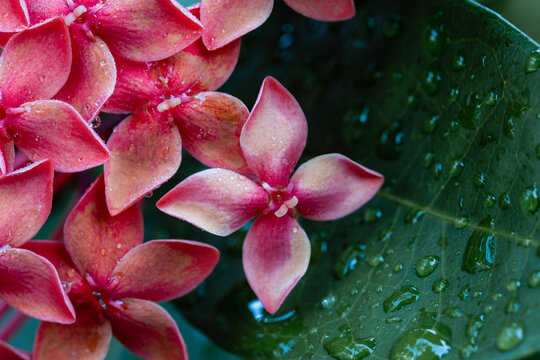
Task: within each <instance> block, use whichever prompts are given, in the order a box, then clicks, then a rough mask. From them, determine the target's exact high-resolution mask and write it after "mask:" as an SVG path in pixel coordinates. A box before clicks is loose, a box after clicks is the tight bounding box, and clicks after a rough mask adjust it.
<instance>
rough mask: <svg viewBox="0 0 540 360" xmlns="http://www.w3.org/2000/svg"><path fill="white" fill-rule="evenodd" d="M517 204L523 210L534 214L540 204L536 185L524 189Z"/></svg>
mask: <svg viewBox="0 0 540 360" xmlns="http://www.w3.org/2000/svg"><path fill="white" fill-rule="evenodd" d="M519 202H520V204H521V206H523V208H524V209H525V210H527V211H529V212H531V213H534V212H536V210H537V209H538V205H539V204H540V199H539V198H538V189H537V188H536V185H533V186H529V187H526V188H525V189H524V190H523V192H522V193H521V196H520V197H519Z"/></svg>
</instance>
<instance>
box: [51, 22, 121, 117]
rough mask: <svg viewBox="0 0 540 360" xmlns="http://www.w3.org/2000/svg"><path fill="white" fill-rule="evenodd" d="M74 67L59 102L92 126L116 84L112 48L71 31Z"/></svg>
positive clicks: (98, 39) (79, 32)
mask: <svg viewBox="0 0 540 360" xmlns="http://www.w3.org/2000/svg"><path fill="white" fill-rule="evenodd" d="M71 39H72V44H73V65H72V67H71V73H70V74H69V78H68V80H67V83H66V84H65V85H64V87H63V88H62V89H61V90H60V91H59V92H58V94H56V96H55V98H56V99H58V100H62V101H65V102H67V103H68V104H70V105H71V106H73V107H74V108H75V109H77V111H78V112H79V114H81V116H82V117H83V119H84V120H86V121H87V122H90V121H92V120H93V119H94V117H96V115H97V114H98V113H99V111H100V109H101V107H102V105H103V104H104V103H105V101H106V100H107V99H108V98H109V96H111V94H112V93H113V90H114V85H115V83H116V67H115V64H114V58H113V56H112V54H111V52H110V51H109V48H108V47H107V45H106V44H105V42H103V40H101V39H100V38H98V37H96V38H95V39H94V41H90V40H89V39H88V37H87V36H86V34H85V33H84V32H82V31H74V30H72V31H71Z"/></svg>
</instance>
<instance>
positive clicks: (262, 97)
mask: <svg viewBox="0 0 540 360" xmlns="http://www.w3.org/2000/svg"><path fill="white" fill-rule="evenodd" d="M307 131H308V129H307V121H306V118H305V116H304V113H303V112H302V109H301V108H300V105H299V104H298V102H297V101H296V100H295V98H294V97H293V96H292V95H291V93H289V92H288V91H287V89H285V88H284V87H283V85H281V84H280V83H279V82H278V81H277V80H276V79H274V78H272V77H267V78H266V79H265V80H264V82H263V85H262V87H261V90H260V92H259V97H258V98H257V101H256V103H255V106H254V107H253V110H252V111H251V114H250V116H249V118H248V120H247V121H246V123H245V125H244V128H243V129H242V134H241V135H240V145H241V147H242V150H243V153H244V157H245V159H246V161H247V163H248V165H249V167H250V169H251V170H252V171H253V172H254V173H255V174H256V175H257V176H258V177H259V178H260V179H261V180H262V181H264V182H266V183H268V184H269V185H270V186H273V187H276V186H287V184H288V182H289V177H290V176H291V174H292V172H293V170H294V166H295V165H296V163H297V162H298V159H299V158H300V155H301V154H302V151H303V150H304V147H305V146H306V140H307Z"/></svg>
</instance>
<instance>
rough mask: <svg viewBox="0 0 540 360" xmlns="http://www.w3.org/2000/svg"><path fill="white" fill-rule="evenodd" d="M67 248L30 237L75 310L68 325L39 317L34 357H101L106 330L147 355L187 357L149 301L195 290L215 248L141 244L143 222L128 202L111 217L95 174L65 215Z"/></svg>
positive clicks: (162, 312) (209, 266)
mask: <svg viewBox="0 0 540 360" xmlns="http://www.w3.org/2000/svg"><path fill="white" fill-rule="evenodd" d="M64 237H65V245H64V243H62V242H54V241H31V242H29V243H27V244H26V248H27V249H30V250H32V251H34V252H35V253H37V254H40V255H42V256H44V257H45V258H47V259H49V260H50V261H51V263H52V264H54V266H55V267H56V269H57V270H58V274H59V276H60V279H61V280H62V282H63V284H64V286H65V288H66V290H67V293H68V296H69V298H70V299H71V301H72V303H73V305H74V307H75V311H76V314H77V320H76V322H75V323H74V324H71V325H63V324H55V323H49V322H42V323H41V325H40V326H39V328H38V332H37V336H36V342H35V344H34V351H33V352H34V354H33V356H34V359H36V360H41V359H51V360H56V359H83V358H84V359H102V358H104V357H105V355H106V353H107V350H108V347H109V341H110V338H111V332H112V334H114V336H115V337H116V338H117V339H118V340H119V341H120V342H121V343H122V344H124V345H125V346H126V347H127V348H128V349H130V350H131V351H133V352H134V353H135V354H137V355H139V356H142V357H144V358H147V359H187V351H186V347H185V345H184V341H183V339H182V337H181V335H180V332H179V331H178V328H177V326H176V323H175V322H174V320H173V319H172V318H171V316H170V315H169V314H168V313H167V311H166V310H165V309H163V308H162V307H160V306H159V305H157V304H155V303H154V301H166V300H170V299H173V298H176V297H179V296H181V295H183V294H186V293H188V292H189V291H191V290H193V289H194V288H195V287H196V286H197V285H199V283H201V282H202V281H203V280H204V279H205V278H206V277H207V276H208V275H209V274H210V272H211V271H212V269H213V268H214V266H215V265H216V263H217V261H218V258H219V252H218V251H217V250H216V249H215V248H213V247H212V246H210V245H206V244H201V243H197V242H193V241H187V240H154V241H149V242H146V243H142V240H143V239H142V238H143V220H142V215H141V212H140V210H139V209H138V208H137V207H136V206H134V207H131V208H128V209H126V210H125V211H124V212H122V213H120V214H119V215H117V216H111V215H110V214H109V212H108V210H107V205H106V204H105V187H104V181H103V176H100V177H99V178H98V180H96V182H94V184H92V185H91V187H90V188H89V189H88V190H87V192H86V193H85V194H84V196H83V197H82V199H81V200H80V201H79V203H78V204H77V205H76V206H75V208H74V209H73V210H72V212H71V213H70V215H69V217H68V219H67V220H66V223H65V227H64Z"/></svg>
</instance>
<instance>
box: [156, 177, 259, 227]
mask: <svg viewBox="0 0 540 360" xmlns="http://www.w3.org/2000/svg"><path fill="white" fill-rule="evenodd" d="M267 204H268V200H267V193H266V191H265V190H264V189H263V188H262V187H260V186H259V185H257V184H255V183H254V182H253V181H251V180H250V179H248V178H247V177H245V176H242V175H239V174H237V173H235V172H233V171H230V170H224V169H209V170H205V171H201V172H199V173H196V174H194V175H191V176H190V177H188V178H187V179H185V180H184V181H182V182H181V183H180V184H178V185H177V186H176V187H175V188H174V189H172V190H171V191H169V192H168V193H167V194H166V195H165V196H163V197H162V198H161V199H160V200H159V201H158V202H157V207H158V208H159V209H160V210H161V211H163V212H165V213H166V214H169V215H171V216H174V217H177V218H179V219H182V220H185V221H187V222H189V223H191V224H193V225H195V226H198V227H200V228H201V229H203V230H206V231H208V232H210V233H212V234H215V235H220V236H227V235H230V234H232V233H233V232H235V231H236V230H238V229H240V228H241V227H242V226H243V225H244V224H245V223H247V222H248V221H249V220H250V219H252V218H253V217H255V216H256V215H257V214H259V213H260V212H261V211H262V210H264V209H265V208H266V206H267Z"/></svg>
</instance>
